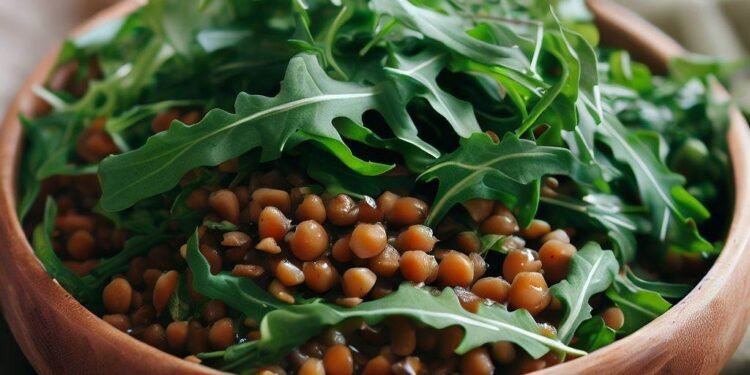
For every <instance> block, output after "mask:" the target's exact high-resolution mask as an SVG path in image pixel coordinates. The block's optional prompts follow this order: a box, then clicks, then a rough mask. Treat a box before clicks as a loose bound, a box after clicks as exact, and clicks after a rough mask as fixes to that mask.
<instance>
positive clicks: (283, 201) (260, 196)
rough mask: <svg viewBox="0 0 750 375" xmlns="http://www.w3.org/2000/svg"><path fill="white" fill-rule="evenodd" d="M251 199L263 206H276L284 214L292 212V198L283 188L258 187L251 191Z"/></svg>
mask: <svg viewBox="0 0 750 375" xmlns="http://www.w3.org/2000/svg"><path fill="white" fill-rule="evenodd" d="M252 200H253V202H257V204H258V205H260V207H263V208H265V207H269V206H273V207H276V208H278V209H279V210H280V211H281V212H282V213H283V214H284V215H291V213H292V199H291V197H290V196H289V193H288V192H286V191H284V190H278V189H269V188H260V189H257V190H255V191H253V193H252Z"/></svg>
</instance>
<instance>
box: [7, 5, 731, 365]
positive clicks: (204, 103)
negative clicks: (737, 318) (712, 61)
mask: <svg viewBox="0 0 750 375" xmlns="http://www.w3.org/2000/svg"><path fill="white" fill-rule="evenodd" d="M195 5H196V6H195V7H194V8H190V7H188V8H187V9H189V11H188V12H187V14H185V13H184V12H183V13H180V12H178V11H177V6H176V5H175V4H170V2H169V1H166V2H163V1H153V2H151V3H149V4H148V5H147V6H145V7H144V8H143V9H142V10H140V11H138V12H136V13H134V14H133V15H131V16H130V17H128V19H126V20H124V21H122V22H119V23H116V24H114V25H110V26H108V27H109V28H110V29H107V28H104V29H103V31H102V30H99V33H97V34H94V35H96V36H97V37H96V38H94V37H91V36H89V38H88V39H86V38H83V41H81V40H77V41H71V42H70V43H69V44H68V45H66V48H65V49H64V51H63V54H62V55H61V58H60V64H59V66H58V68H57V70H56V72H55V73H54V74H53V76H52V77H51V79H50V82H49V86H48V87H47V88H46V89H40V93H41V94H42V96H43V97H45V98H46V99H48V101H49V103H50V104H51V106H52V108H51V112H50V113H49V114H48V115H47V116H44V117H40V118H38V119H26V120H25V126H26V129H27V134H28V142H29V145H28V146H29V152H28V154H27V155H28V156H27V158H26V160H25V163H24V168H26V170H28V171H32V172H33V173H31V174H29V176H28V177H30V179H25V181H23V183H24V185H23V186H24V188H23V190H22V191H24V192H27V195H26V196H24V197H23V199H22V201H21V207H20V210H21V212H22V215H23V214H25V213H26V212H27V211H28V216H27V219H26V222H27V223H28V225H29V234H30V237H31V238H32V241H33V243H34V248H35V250H36V251H37V253H38V255H39V257H40V259H41V260H42V261H43V263H44V264H45V266H46V267H47V269H48V271H49V272H50V273H51V274H52V276H53V277H55V278H56V279H57V280H58V281H59V282H60V283H61V284H62V285H63V286H64V287H65V288H66V289H67V290H68V291H69V292H71V294H73V295H74V296H75V297H76V298H78V299H79V300H80V301H81V302H82V303H84V304H85V305H86V306H88V307H89V308H90V309H92V310H93V311H95V312H97V313H99V314H101V315H102V317H103V319H104V320H105V321H107V322H109V323H110V324H112V325H113V326H114V327H116V328H118V329H120V330H123V331H124V332H127V333H128V334H130V335H132V336H133V337H136V338H138V339H140V340H142V341H144V342H146V343H148V344H150V345H152V346H155V347H157V348H160V349H162V350H166V351H169V352H171V353H173V354H175V355H179V356H182V357H185V358H186V359H187V360H192V361H200V362H202V363H204V364H207V365H210V366H217V367H220V368H223V369H227V370H231V371H237V372H265V373H285V372H293V373H294V372H299V373H311V374H315V373H332V374H338V373H342V374H346V373H355V372H356V373H371V374H376V373H454V372H461V373H469V374H473V373H476V374H484V373H493V372H499V373H505V372H510V373H515V372H527V371H531V370H534V369H540V368H544V367H547V366H552V365H554V364H555V363H559V362H561V361H564V360H569V359H571V358H575V357H578V356H581V355H583V354H585V352H588V351H591V350H595V349H596V348H598V347H601V346H603V345H606V344H607V343H609V342H611V341H613V340H614V339H615V338H617V337H621V336H623V335H626V334H628V333H630V332H633V331H634V330H636V329H638V328H640V327H641V326H643V325H645V324H646V323H647V322H648V321H650V320H651V319H653V318H654V317H655V316H658V315H659V314H660V313H663V312H664V311H666V309H668V308H669V306H670V304H671V302H674V301H676V300H678V299H679V298H681V297H682V296H683V295H684V294H685V293H687V291H689V289H690V285H692V284H694V283H695V282H696V281H697V280H698V279H699V278H700V276H701V274H702V273H703V272H704V271H705V269H706V267H707V266H709V265H710V260H711V259H712V257H713V256H715V254H716V252H718V251H719V249H720V247H721V244H720V242H719V241H720V239H721V238H722V235H723V233H724V232H723V229H724V226H725V224H726V223H725V221H724V220H726V218H725V217H721V216H722V215H719V217H709V215H708V210H707V209H706V208H705V207H708V208H710V209H711V210H712V211H714V210H716V211H715V212H720V213H721V212H723V211H722V210H723V209H725V208H726V204H727V203H726V200H724V201H723V202H722V199H721V197H722V196H724V197H725V196H726V194H727V193H728V192H729V190H728V176H727V172H726V168H727V163H728V162H727V160H726V156H725V155H726V152H725V150H724V145H723V143H722V140H723V136H724V134H723V131H724V129H723V125H722V119H720V118H718V116H717V112H720V111H721V108H722V107H721V105H722V103H715V102H713V98H711V96H710V93H709V92H708V90H707V89H706V86H707V85H708V84H709V82H710V78H701V79H693V80H687V81H678V80H669V79H662V78H656V77H651V75H650V74H649V73H648V71H647V70H646V69H645V67H643V66H641V65H639V64H637V63H633V62H630V61H629V58H628V57H627V55H626V54H625V53H624V52H619V51H607V50H602V51H598V52H597V53H598V58H599V61H597V56H595V55H594V54H593V50H591V51H589V49H591V47H590V45H591V43H594V42H595V34H592V33H593V32H594V31H595V30H594V29H593V28H592V27H591V25H589V24H587V23H586V22H585V21H586V20H585V19H584V20H581V19H570V18H566V17H563V18H558V17H557V16H556V14H555V9H556V8H549V9H546V8H547V5H546V3H542V2H540V3H539V4H531V5H529V4H527V5H520V4H515V3H511V2H507V3H502V4H489V5H488V4H481V3H480V4H472V3H466V4H464V3H448V2H446V3H442V2H414V3H409V2H406V1H394V2H387V1H372V2H369V3H368V2H350V3H347V2H345V3H344V4H336V3H335V2H334V3H327V2H317V3H313V4H307V3H300V2H292V3H291V4H289V3H284V4H279V3H273V4H271V3H268V2H250V3H247V4H244V3H240V2H231V1H215V2H208V3H203V2H201V4H200V7H199V6H198V5H199V4H197V2H196V4H195ZM557 11H558V12H562V11H561V10H560V9H557ZM172 13H176V15H173V14H172ZM230 14H231V16H229V15H230ZM561 14H562V13H561ZM263 15H267V16H265V17H264V16H263ZM187 19H190V20H191V21H190V25H186V23H188V22H187V21H186V20H187ZM285 20H286V24H285V23H284V22H283V21H285ZM316 22H317V23H316ZM431 22H432V23H433V24H434V23H440V24H442V25H446V27H447V26H448V25H451V26H456V27H462V28H463V29H462V30H466V33H464V32H463V31H462V32H459V33H450V32H447V33H439V32H437V31H436V30H434V28H430V23H431ZM175 23H178V24H180V23H183V24H181V25H180V28H181V29H180V33H179V34H186V35H189V37H187V38H186V40H178V39H179V38H177V39H176V36H175V35H174V30H173V29H171V28H173V27H174V25H175ZM167 25H170V26H167ZM249 25H250V26H249ZM182 28H184V29H182ZM170 30H171V31H170ZM253 35H262V36H268V37H267V38H257V37H253ZM584 35H585V36H586V37H584ZM179 36H180V37H183V38H184V37H185V35H179ZM211 38H214V39H211ZM275 38H276V39H275ZM92 39H93V40H94V42H92V41H91V40H92ZM259 39H262V40H259ZM277 39H278V40H277ZM287 40H289V41H290V42H289V43H287V42H286V41H287ZM208 41H210V42H212V43H218V44H219V45H218V46H217V45H210V44H209V43H208ZM532 41H534V42H535V43H532ZM271 42H274V43H271ZM139 43H141V44H143V45H144V46H146V47H145V48H142V49H137V50H134V49H133V48H132V46H134V45H138V44H139ZM504 43H505V44H504ZM128 46H130V48H128ZM284 46H286V47H284ZM513 46H516V47H513ZM561 46H562V47H561ZM214 48H215V49H214ZM280 48H281V49H283V48H287V49H288V50H284V51H280V50H279V49H280ZM248 50H252V51H254V52H255V53H253V54H251V55H248V54H247V51H248ZM566 50H567V52H566ZM258 51H260V52H258ZM589 52H591V53H589ZM259 56H261V57H262V58H261V59H259V58H258V57H259ZM264 59H267V60H265V61H264V62H263V63H260V62H259V61H263V60H264ZM243 64H245V65H244V66H243ZM255 64H259V66H258V65H255ZM592 64H593V65H592ZM284 65H285V66H284ZM232 69H239V70H237V71H233V70H232ZM592 69H593V70H592ZM227 70H229V72H227ZM274 70H275V72H274ZM427 70H430V72H427ZM576 71H577V73H575V72H576ZM222 74H227V75H225V76H222ZM587 74H589V75H587ZM590 74H593V75H594V77H593V78H596V79H594V80H593V81H594V84H592V82H591V81H592V76H590ZM206 75H208V76H209V77H210V79H206ZM571 75H573V76H574V77H571ZM186 82H189V83H190V84H186ZM278 82H281V85H280V87H279V86H278ZM193 83H195V85H193ZM531 83H533V84H534V85H538V88H534V87H531V85H530V84H531ZM240 92H249V93H252V94H244V93H240ZM237 93H240V94H239V95H238V96H237V98H236V102H235V103H234V109H232V99H231V97H232V96H234V95H237ZM274 94H276V96H271V95H274ZM369 98H375V99H369ZM363 99H367V100H363ZM339 100H340V101H341V102H340V103H338V102H337V101H339ZM331 103H335V104H331ZM300 108H301V109H300ZM282 110H283V111H282ZM295 110H296V112H293V111H295ZM287 112H288V113H287ZM269 119H270V120H269ZM271 120H272V121H271ZM310 123H312V124H310ZM196 140H200V141H201V142H202V143H201V142H197V141H196ZM110 155H116V156H110ZM722 155H724V156H723V157H722ZM178 164H179V165H178ZM97 176H98V178H97ZM58 213H59V214H58ZM40 223H41V224H40ZM37 224H38V225H37ZM698 224H699V225H698ZM698 228H699V229H700V231H699V230H698ZM602 248H604V249H611V250H602ZM639 301H640V302H639ZM644 301H645V302H644ZM633 303H636V304H638V303H642V305H639V306H638V307H640V309H633V308H632V305H633ZM643 309H646V310H647V311H648V314H642V310H643Z"/></svg>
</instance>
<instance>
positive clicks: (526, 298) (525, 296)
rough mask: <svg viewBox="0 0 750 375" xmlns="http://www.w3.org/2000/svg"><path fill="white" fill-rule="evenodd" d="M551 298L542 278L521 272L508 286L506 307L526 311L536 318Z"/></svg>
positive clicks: (536, 274) (535, 274)
mask: <svg viewBox="0 0 750 375" xmlns="http://www.w3.org/2000/svg"><path fill="white" fill-rule="evenodd" d="M551 299H552V296H551V295H550V293H549V289H548V288H547V283H546V282H545V281H544V276H542V274H540V273H537V272H521V273H519V274H518V275H517V276H516V278H515V279H513V284H511V286H510V292H509V293H508V305H509V306H510V307H511V308H513V309H526V310H527V311H528V312H529V313H530V314H531V315H533V316H536V315H538V314H539V313H540V312H542V310H544V309H545V308H546V307H547V306H548V305H549V303H550V300H551Z"/></svg>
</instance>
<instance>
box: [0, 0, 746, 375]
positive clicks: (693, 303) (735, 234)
mask: <svg viewBox="0 0 750 375" xmlns="http://www.w3.org/2000/svg"><path fill="white" fill-rule="evenodd" d="M587 2H588V3H589V6H590V7H591V8H592V10H593V11H594V13H596V14H597V16H598V17H603V18H604V19H605V21H606V22H608V23H609V24H610V25H614V26H615V27H616V28H617V29H619V30H618V31H619V32H623V33H624V34H627V35H624V37H626V38H630V39H632V40H633V41H636V42H637V43H636V44H638V43H640V46H642V47H643V48H644V49H645V50H647V52H648V53H649V54H650V55H651V57H653V58H654V59H655V62H654V65H655V66H657V67H662V68H663V67H664V66H665V65H666V61H668V60H669V58H671V57H674V56H677V55H680V54H683V53H684V50H683V49H682V47H680V46H679V45H678V44H677V43H676V42H674V40H672V39H671V38H669V37H668V36H666V35H665V34H663V33H662V32H661V31H659V30H658V29H656V28H655V27H654V26H653V25H651V24H649V23H648V22H646V21H645V20H643V19H642V18H640V17H639V16H637V15H634V14H632V13H630V12H629V11H625V10H624V9H623V8H621V7H620V6H617V5H615V4H613V3H611V2H610V1H608V0H588V1H587ZM143 3H144V1H143V0H124V1H122V2H121V3H119V4H117V5H115V6H112V7H110V8H108V9H106V10H105V11H103V12H101V13H99V14H97V15H96V16H95V17H93V18H91V19H90V20H89V21H87V22H85V23H83V24H82V25H81V26H79V27H78V28H76V29H75V31H74V32H73V33H72V34H71V35H81V34H83V33H85V32H87V31H89V30H91V29H92V28H94V27H96V26H98V25H101V24H102V23H104V22H106V21H109V20H112V19H115V18H117V17H122V16H124V15H126V14H128V13H130V12H132V11H133V10H135V9H136V8H137V7H138V6H140V5H142V4H143ZM57 52H58V49H56V50H55V51H53V52H52V53H50V54H48V55H47V56H46V57H45V58H44V59H43V60H42V62H41V63H40V64H39V65H38V66H37V68H36V69H35V71H34V73H33V74H31V75H30V77H29V79H28V80H27V81H26V83H25V84H24V85H23V87H22V88H21V90H19V91H18V93H17V94H16V96H15V98H14V100H13V102H12V103H11V105H10V107H9V109H8V111H7V113H6V115H5V118H4V120H3V123H2V127H0V157H2V159H0V160H2V161H1V162H0V212H3V213H4V214H5V215H6V217H12V219H11V220H5V221H3V222H2V223H0V237H2V238H3V239H6V240H10V241H7V242H6V243H10V245H11V246H9V247H8V251H7V252H9V253H10V255H9V257H10V259H13V260H14V261H16V262H20V263H21V264H23V265H24V267H25V271H26V272H28V273H29V274H30V275H29V278H30V279H33V280H34V282H35V283H38V284H36V285H35V286H36V287H40V286H45V285H46V288H44V289H45V291H44V292H43V293H42V294H45V295H40V297H44V298H43V299H39V300H37V303H45V301H48V300H49V301H55V302H58V303H61V304H64V305H66V306H64V307H65V308H61V309H60V310H68V309H72V311H75V312H78V313H80V314H81V315H80V316H79V317H78V318H80V319H77V320H78V321H80V322H85V323H86V324H87V325H86V327H87V329H88V330H90V331H93V332H95V333H96V334H97V336H99V337H100V338H101V339H102V340H115V341H117V342H118V343H122V344H123V345H126V346H127V347H128V350H129V351H130V352H129V354H128V355H134V354H137V355H138V356H139V357H138V358H139V359H138V360H139V361H149V362H152V363H161V364H162V365H164V366H161V368H162V369H163V370H165V371H168V372H173V371H183V372H187V373H194V374H218V373H219V372H218V371H216V370H213V369H210V368H208V367H205V366H200V365H195V364H192V363H189V362H187V361H184V360H182V359H180V358H178V357H174V356H172V355H169V354H166V353H165V352H162V351H160V350H158V349H155V348H152V347H151V346H148V345H146V344H144V343H142V342H140V341H138V340H136V339H134V338H132V337H130V336H129V335H127V334H125V333H123V332H120V331H119V330H117V329H115V328H113V327H112V326H110V325H109V324H107V323H105V322H104V321H103V320H101V319H100V318H98V317H97V316H95V315H94V314H92V313H91V312H89V311H88V310H87V309H85V308H84V307H83V306H81V305H80V304H79V303H78V302H77V301H76V300H75V299H73V298H71V297H70V295H69V294H68V293H67V292H66V291H65V290H64V289H63V288H62V287H60V286H59V284H57V282H56V281H53V280H51V279H50V278H49V276H48V275H47V273H46V271H45V270H44V268H43V267H42V265H41V263H40V261H39V260H38V259H37V258H36V256H35V255H34V252H33V249H32V248H31V245H30V244H29V242H28V240H27V239H26V236H25V234H24V232H23V229H22V226H21V224H20V223H19V221H18V217H17V215H16V181H17V180H16V177H17V176H16V175H17V173H18V168H17V167H18V164H19V160H20V155H21V154H22V152H21V146H20V144H21V125H20V122H19V121H18V115H19V114H21V113H32V111H33V102H34V94H33V91H32V89H33V87H34V86H35V85H38V84H40V83H42V82H43V81H44V80H45V79H46V77H47V75H48V73H49V72H50V71H51V69H52V68H53V65H54V62H55V60H56V57H57ZM717 90H718V92H719V93H720V94H721V95H724V96H726V95H727V94H726V92H725V91H724V90H723V89H721V88H718V89H717ZM730 117H731V126H730V133H729V135H728V142H729V145H730V153H731V160H732V166H733V172H734V179H735V193H736V196H735V204H734V215H733V219H732V225H731V228H730V230H729V233H728V235H727V241H726V244H725V247H724V251H722V253H721V255H720V256H719V257H718V259H717V260H716V263H715V264H714V266H713V267H712V268H711V269H710V270H709V272H708V273H707V274H706V275H705V276H704V278H703V279H702V280H701V281H700V283H699V284H698V285H697V286H696V287H695V288H694V289H693V290H692V291H691V292H690V293H689V294H688V296H686V297H685V298H684V299H682V300H681V301H680V302H679V303H678V304H676V305H675V306H673V307H672V309H670V310H669V311H668V312H667V313H665V314H663V315H662V316H660V317H659V318H657V319H655V320H654V321H652V322H651V323H649V324H648V325H646V326H645V327H643V328H641V329H639V330H638V331H636V332H635V333H633V334H631V335H629V336H627V337H625V338H622V339H620V340H618V341H616V342H615V343H613V344H611V345H608V346H606V347H604V348H602V349H599V350H597V351H595V352H593V353H591V354H589V355H587V356H586V357H584V358H580V359H577V360H575V361H571V362H566V363H563V364H560V365H557V366H554V367H552V368H549V369H545V370H542V371H541V372H539V373H540V374H550V373H552V372H555V373H579V372H586V371H591V370H592V369H594V368H595V364H597V363H600V362H601V361H606V360H608V359H611V358H614V357H616V356H618V353H624V352H628V350H625V349H626V348H631V347H638V346H640V345H641V344H642V343H643V342H644V340H660V341H661V342H662V343H666V342H668V341H669V340H670V339H673V338H672V337H671V336H670V335H662V336H663V337H662V338H661V339H660V338H659V337H655V335H653V334H652V333H654V332H661V333H664V332H670V331H674V330H675V329H676V327H679V326H680V324H681V321H680V314H682V313H687V312H690V311H694V310H695V309H696V308H705V306H706V305H707V304H710V303H712V302H713V301H715V300H716V299H717V298H719V297H720V294H719V292H720V291H721V290H722V289H723V288H724V287H725V286H726V285H728V283H729V282H731V279H730V278H727V277H725V276H726V275H730V274H733V273H735V272H737V270H738V269H739V268H744V269H747V268H748V267H747V265H746V263H747V262H744V263H743V258H746V256H747V248H748V243H750V232H749V231H747V230H746V228H748V227H750V213H743V211H742V208H743V207H750V195H749V194H748V188H750V174H748V171H747V168H746V167H747V166H748V165H750V154H747V155H746V154H745V153H743V150H748V149H750V129H749V128H748V125H747V122H746V121H745V119H744V117H743V116H742V115H741V113H739V111H737V110H736V109H732V111H731V114H730ZM19 239H22V240H20V241H13V240H19ZM0 259H1V258H0ZM1 266H2V265H0V267H1ZM1 277H2V275H0V278H1ZM0 280H1V279H0ZM8 281H10V280H8ZM50 283H51V284H54V286H52V287H50V286H49V285H47V284H50ZM745 289H746V290H745V293H744V297H750V292H748V290H747V288H745ZM744 300H747V298H745V299H744ZM0 302H2V301H0ZM74 305H75V306H74ZM0 307H2V308H3V312H5V310H6V309H8V307H7V306H6V305H5V303H3V304H2V306H0ZM61 314H62V313H60V316H58V318H59V319H69V318H68V317H64V316H62V315H61ZM742 314H743V317H742V319H741V320H742V321H744V323H745V326H746V325H747V322H748V314H750V310H748V309H744V310H743V311H742ZM743 327H744V326H743ZM13 328H14V327H13V326H11V330H13ZM743 332H744V331H743ZM14 335H16V336H17V334H16V333H15V330H14ZM740 338H741V335H740ZM734 341H735V342H733V343H730V344H729V346H733V347H736V346H737V344H738V343H739V339H737V340H734ZM19 344H20V345H21V347H22V349H23V351H24V353H27V355H29V354H28V353H35V351H34V348H33V343H32V342H30V341H27V340H24V341H19ZM729 355H731V353H729ZM725 357H727V358H728V355H725ZM29 359H30V360H32V359H33V358H29ZM724 361H726V358H724ZM32 365H33V366H34V367H35V368H36V369H37V370H38V371H40V372H46V373H51V372H52V371H51V370H52V369H50V368H49V367H46V365H45V364H41V363H38V362H37V363H33V361H32Z"/></svg>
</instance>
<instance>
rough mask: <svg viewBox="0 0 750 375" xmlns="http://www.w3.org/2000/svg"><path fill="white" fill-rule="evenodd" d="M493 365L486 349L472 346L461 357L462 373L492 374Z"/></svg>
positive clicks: (475, 374)
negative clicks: (472, 347)
mask: <svg viewBox="0 0 750 375" xmlns="http://www.w3.org/2000/svg"><path fill="white" fill-rule="evenodd" d="M494 372H495V365H494V364H492V359H491V358H490V354H489V353H488V352H487V349H485V348H484V347H481V346H480V347H478V348H474V349H472V350H471V351H469V352H468V353H466V354H464V356H463V357H462V358H461V373H462V374H464V375H492V374H493V373H494Z"/></svg>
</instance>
